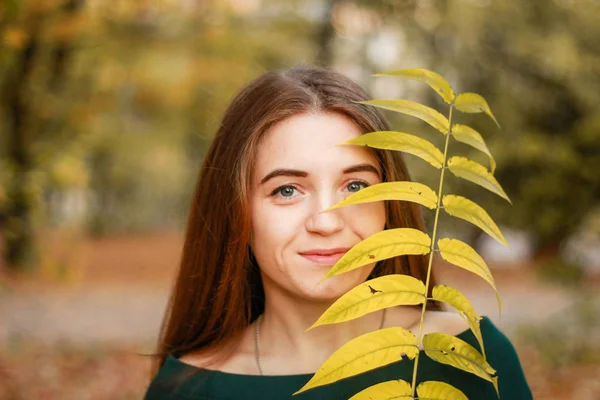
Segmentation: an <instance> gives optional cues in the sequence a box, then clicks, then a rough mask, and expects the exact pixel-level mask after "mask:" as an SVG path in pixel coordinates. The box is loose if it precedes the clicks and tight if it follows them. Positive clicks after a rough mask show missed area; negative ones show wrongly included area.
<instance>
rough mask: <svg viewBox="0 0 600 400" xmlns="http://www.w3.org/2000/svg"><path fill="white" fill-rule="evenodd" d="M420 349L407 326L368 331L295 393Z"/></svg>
mask: <svg viewBox="0 0 600 400" xmlns="http://www.w3.org/2000/svg"><path fill="white" fill-rule="evenodd" d="M418 352H419V349H418V347H417V338H416V337H415V335H413V334H412V332H410V331H408V330H406V329H404V328H400V327H398V326H394V327H391V328H385V329H380V330H377V331H373V332H369V333H366V334H364V335H361V336H359V337H357V338H355V339H352V340H351V341H349V342H348V343H346V344H345V345H343V346H342V347H340V348H339V349H338V350H337V351H336V352H335V353H333V355H331V357H329V358H328V359H327V360H326V361H325V362H324V363H323V365H321V367H320V368H319V370H318V371H317V372H315V374H314V375H313V377H312V378H311V379H310V380H309V381H308V382H307V383H306V385H304V386H303V387H302V388H301V389H300V390H298V391H297V392H296V393H294V394H298V393H302V392H304V391H306V390H308V389H312V388H314V387H317V386H322V385H327V384H329V383H333V382H336V381H338V380H340V379H344V378H348V377H350V376H354V375H358V374H362V373H363V372H366V371H370V370H372V369H375V368H379V367H382V366H384V365H388V364H391V363H393V362H396V361H400V360H401V359H402V356H403V355H406V356H407V357H408V358H409V359H411V360H412V359H413V358H415V357H416V355H417V353H418Z"/></svg>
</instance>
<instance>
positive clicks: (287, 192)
mask: <svg viewBox="0 0 600 400" xmlns="http://www.w3.org/2000/svg"><path fill="white" fill-rule="evenodd" d="M294 190H296V187H295V186H291V185H285V186H280V187H278V188H277V189H275V190H273V192H272V193H271V196H275V195H276V194H279V193H280V194H281V197H287V198H289V197H292V195H293V194H294Z"/></svg>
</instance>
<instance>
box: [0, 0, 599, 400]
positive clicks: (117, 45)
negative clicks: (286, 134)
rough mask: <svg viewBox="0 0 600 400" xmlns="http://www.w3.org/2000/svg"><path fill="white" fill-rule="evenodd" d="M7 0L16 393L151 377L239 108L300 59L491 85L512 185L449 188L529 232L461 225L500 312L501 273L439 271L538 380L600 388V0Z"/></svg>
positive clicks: (377, 89)
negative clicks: (497, 235)
mask: <svg viewBox="0 0 600 400" xmlns="http://www.w3.org/2000/svg"><path fill="white" fill-rule="evenodd" d="M0 1H1V2H0V85H1V90H0V94H1V97H0V249H1V252H2V261H1V262H0V398H2V399H9V400H15V399H137V398H141V397H142V395H143V393H144V390H145V387H146V386H147V384H148V379H149V365H150V364H149V358H148V357H145V356H143V355H142V354H147V353H151V352H152V351H153V350H154V343H155V339H156V335H157V331H158V327H159V324H160V320H161V318H162V314H163V312H164V307H165V304H166V298H167V295H168V291H169V288H170V285H171V282H172V279H173V276H174V272H175V270H176V268H177V263H178V259H179V255H180V251H181V245H182V235H183V234H182V231H183V228H184V226H185V219H186V214H187V212H188V207H189V201H190V197H191V194H192V190H193V186H194V183H195V179H196V175H197V173H198V168H199V166H200V163H201V161H202V157H203V155H204V153H205V151H206V149H207V147H208V146H209V144H210V141H211V138H212V136H213V135H214V133H215V131H216V127H217V126H218V124H219V119H220V117H221V115H222V113H223V111H224V109H225V107H226V106H227V104H228V102H229V101H230V100H231V98H232V96H233V95H234V94H235V92H236V91H237V90H238V89H239V88H240V87H241V86H243V85H244V84H245V83H247V82H248V81H249V80H251V79H253V78H254V77H256V76H258V75H259V74H261V73H263V72H265V71H267V70H271V69H281V68H289V67H292V66H294V65H297V64H302V63H303V64H320V65H326V66H330V67H332V68H333V69H335V70H337V71H340V72H342V73H344V74H346V75H348V76H349V77H351V78H353V79H355V80H356V81H358V82H359V83H361V84H362V85H363V86H364V87H365V88H367V89H368V90H369V91H370V93H371V94H372V96H373V97H375V98H407V99H411V100H417V101H421V102H424V103H427V104H429V105H431V106H433V107H436V108H438V109H443V107H444V104H443V103H442V102H441V101H440V100H438V98H437V97H436V95H435V93H434V92H433V91H431V90H430V89H429V88H428V87H427V86H425V85H422V84H419V83H416V82H411V81H403V80H400V79H396V78H392V77H377V78H375V77H372V74H374V73H378V72H385V71H390V70H394V69H400V68H408V67H424V68H429V69H431V70H434V71H436V72H438V73H440V74H442V75H444V76H445V77H446V78H447V79H448V80H449V81H450V82H451V84H452V85H453V86H454V88H455V90H456V91H459V92H462V91H472V92H477V93H480V94H482V95H483V96H485V97H486V99H487V100H488V102H489V104H490V106H491V107H492V110H493V111H494V113H495V115H496V117H497V118H498V120H499V121H500V124H501V126H502V129H501V130H499V129H498V128H497V127H495V126H494V124H493V123H492V122H491V121H490V120H489V119H486V118H485V117H484V116H482V115H466V114H464V115H460V116H459V118H460V121H461V122H462V123H467V124H470V125H472V126H473V127H475V128H476V129H478V130H479V132H481V133H482V134H483V137H484V138H485V140H486V142H487V143H488V147H489V148H490V150H491V152H492V154H493V155H494V156H495V159H496V161H497V164H498V168H497V170H496V173H495V176H496V177H497V179H498V180H499V182H500V183H501V184H502V185H503V187H504V188H505V190H506V192H507V194H508V195H509V196H510V198H511V199H512V201H513V206H510V205H508V204H507V203H505V202H503V201H502V200H498V199H497V198H496V197H495V196H494V195H493V194H490V193H487V192H486V191H484V190H482V189H481V188H479V187H476V186H474V185H470V184H465V183H462V182H459V181H458V180H457V179H455V178H453V177H450V178H449V179H448V181H447V184H448V186H447V188H448V191H452V192H455V193H460V194H462V195H465V196H467V197H469V198H472V199H473V200H475V201H477V202H479V203H480V204H482V205H484V207H485V208H486V209H487V210H488V211H489V213H490V215H491V216H492V218H494V219H495V220H496V221H497V222H498V223H499V225H501V228H502V229H503V232H504V233H505V235H506V237H507V239H508V241H509V243H510V244H511V249H510V250H505V249H500V248H498V247H497V246H495V245H494V243H493V242H491V241H490V240H488V239H487V237H486V236H485V235H483V234H480V232H478V230H477V229H475V228H474V227H472V226H469V225H468V224H466V223H464V224H463V223H460V222H458V220H455V219H451V218H446V219H443V220H442V226H443V229H444V231H445V233H446V234H452V235H454V236H458V237H460V238H462V239H463V240H466V241H468V242H469V243H471V244H472V245H473V246H475V247H476V248H477V249H478V250H479V251H480V253H481V254H483V255H484V258H486V260H487V261H488V263H489V265H490V266H491V268H492V269H493V272H494V274H495V276H496V280H497V285H498V288H499V290H500V294H501V296H502V300H503V311H502V315H501V316H500V315H498V311H497V309H496V306H495V296H494V294H493V292H492V291H491V290H490V289H489V288H488V287H487V286H486V284H485V283H483V282H480V281H479V280H478V279H476V278H474V277H473V276H470V275H469V274H468V273H464V272H461V271H459V270H458V268H455V267H452V266H450V265H444V264H442V263H439V264H437V265H436V266H435V268H436V272H437V273H439V274H440V275H441V280H442V281H443V282H446V283H450V284H452V285H455V286H457V287H458V288H459V289H462V290H464V291H465V292H466V293H467V296H468V297H469V298H470V299H471V300H472V301H473V303H474V305H475V307H476V308H477V309H478V311H479V312H480V314H484V315H488V316H490V317H491V318H492V319H493V320H494V321H495V322H496V323H497V325H498V326H499V327H500V328H501V329H502V330H503V331H504V332H506V334H507V335H508V336H509V337H510V338H511V340H512V341H513V343H514V344H515V346H516V347H517V350H518V352H519V355H520V357H521V360H522V363H523V367H524V369H525V373H526V375H527V378H528V380H529V382H530V385H531V387H532V390H533V392H534V396H535V398H536V399H597V398H600V380H599V378H598V377H599V376H600V339H599V338H600V301H599V296H598V294H597V293H598V289H599V288H600V112H599V111H600V109H599V108H600V1H598V0H547V1H530V0H508V1H507V0H371V1H370V0H362V1H361V0H277V1H276V0H111V1H109V0H21V1H20V0H0ZM389 117H390V119H391V120H392V121H393V125H394V128H395V129H397V130H401V131H405V132H413V133H416V132H419V134H420V135H422V136H427V139H429V140H431V141H434V142H436V141H438V142H437V143H439V140H440V139H441V138H440V137H438V136H440V135H436V134H435V132H433V131H431V132H430V130H429V129H428V127H426V126H424V125H423V124H421V123H418V122H415V121H413V120H411V119H409V118H406V117H401V116H398V115H392V114H389ZM451 152H452V153H454V154H463V155H467V156H469V157H470V158H473V159H475V160H477V161H480V162H481V163H483V164H485V165H487V160H486V159H485V156H484V155H483V154H477V153H476V152H474V151H471V150H470V149H469V148H468V147H466V146H464V145H461V144H458V143H457V142H453V143H452V145H451ZM406 159H407V161H408V162H409V166H410V168H411V171H412V173H413V179H414V180H417V181H422V182H424V183H428V184H432V185H437V183H434V182H435V181H436V179H437V174H435V173H432V171H433V170H431V169H430V168H429V167H428V165H427V164H426V163H423V162H422V161H420V160H418V159H414V158H412V157H410V156H407V157H406ZM431 216H432V215H430V214H427V215H426V217H427V218H428V221H430V219H431Z"/></svg>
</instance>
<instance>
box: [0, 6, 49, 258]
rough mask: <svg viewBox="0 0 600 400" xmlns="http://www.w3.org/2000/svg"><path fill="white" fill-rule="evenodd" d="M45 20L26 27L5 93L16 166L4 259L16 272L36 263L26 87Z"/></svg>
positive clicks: (36, 17) (36, 16)
mask: <svg viewBox="0 0 600 400" xmlns="http://www.w3.org/2000/svg"><path fill="white" fill-rule="evenodd" d="M42 19H43V15H42V14H41V13H39V12H35V13H32V14H31V15H29V18H28V21H27V25H26V28H27V32H28V33H29V37H28V40H27V42H26V43H25V45H24V46H23V47H22V48H21V49H20V51H19V52H18V54H16V55H15V63H14V69H13V71H12V76H9V77H7V79H6V81H5V85H4V88H3V89H2V92H3V93H4V98H5V103H6V109H7V116H6V117H7V131H8V132H7V137H8V149H7V153H8V157H9V158H10V160H11V161H12V162H13V165H14V176H13V181H12V185H11V186H10V187H9V189H8V190H9V192H8V199H9V204H8V207H7V210H6V213H5V216H4V220H5V227H4V240H5V252H4V257H5V260H6V263H7V265H8V266H9V267H13V268H15V269H20V268H23V267H26V266H31V265H33V262H34V259H35V257H34V254H35V250H34V247H35V246H34V242H35V241H34V238H33V223H32V211H33V209H34V204H33V202H34V200H33V198H32V196H31V195H30V194H29V193H28V192H29V191H28V190H27V189H28V186H29V185H28V183H29V182H30V177H31V173H32V171H33V169H34V161H33V157H32V154H31V151H30V141H31V139H32V132H31V129H30V127H31V123H30V122H31V107H30V104H29V103H28V101H27V95H26V87H27V83H28V82H29V79H30V77H31V75H32V71H33V68H34V63H35V60H36V56H37V54H38V52H39V47H40V31H41V25H42Z"/></svg>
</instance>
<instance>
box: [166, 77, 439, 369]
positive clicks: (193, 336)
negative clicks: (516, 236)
mask: <svg viewBox="0 0 600 400" xmlns="http://www.w3.org/2000/svg"><path fill="white" fill-rule="evenodd" d="M367 99H368V96H367V94H366V93H365V92H364V91H363V90H362V89H361V88H360V87H359V86H358V85H357V84H356V83H354V82H352V81H351V80H350V79H348V78H347V77H345V76H343V75H341V74H339V73H336V72H334V71H331V70H329V69H325V68H321V67H312V66H299V67H295V68H293V69H290V70H287V71H272V72H267V73H265V74H263V75H262V76H260V77H258V78H257V79H256V80H254V81H253V82H251V83H250V84H248V85H247V86H246V87H244V88H243V89H242V90H241V91H240V92H239V93H238V94H237V95H236V96H235V98H234V99H233V101H232V102H231V104H230V106H229V108H228V109H227V110H226V112H225V115H224V116H223V121H222V123H221V126H220V128H219V130H218V132H217V134H216V136H215V138H214V141H213V142H212V145H211V146H210V148H209V150H208V153H207V154H206V157H205V159H204V162H203V164H202V167H201V169H200V174H199V179H198V182H197V185H196V191H195V194H194V197H193V199H192V204H191V211H190V215H189V220H188V226H187V233H186V237H185V244H184V247H183V255H182V258H181V265H180V268H179V273H178V276H177V280H176V283H175V286H174V288H173V291H172V293H171V297H170V300H169V304H168V309H167V312H166V315H165V317H164V321H163V324H162V328H161V333H160V339H159V342H158V353H157V357H158V361H157V364H156V366H155V367H156V370H155V371H154V372H156V371H157V370H158V368H159V367H160V366H161V365H162V364H163V363H164V361H165V358H166V356H167V355H168V354H173V355H174V356H175V357H179V356H181V355H183V354H185V353H187V352H190V351H194V350H200V349H205V350H207V351H210V354H213V355H216V354H218V353H219V352H221V351H225V353H227V354H224V353H221V355H222V357H220V359H221V360H222V359H226V358H227V356H230V355H231V354H232V353H233V349H234V348H235V344H236V343H239V339H240V338H241V335H242V333H243V332H244V329H245V328H246V327H247V326H248V325H249V324H251V323H252V322H253V321H254V320H255V319H256V318H257V317H258V316H259V315H260V314H261V313H262V312H263V311H264V301H265V300H264V299H265V296H264V291H263V287H262V281H261V277H260V273H259V270H258V267H257V266H256V264H255V260H254V259H253V256H252V254H251V252H250V250H249V246H248V241H249V234H250V212H249V204H250V201H249V194H250V182H251V177H252V174H253V167H254V165H255V157H256V154H257V149H258V145H259V143H260V140H261V137H262V135H263V134H264V133H265V132H266V131H267V130H268V129H269V128H270V127H272V126H274V125H275V124H277V123H278V122H280V121H282V120H284V119H286V118H289V117H291V116H293V115H297V114H300V113H307V112H335V113H340V114H343V115H345V116H347V117H349V118H350V119H351V120H352V121H353V122H354V123H355V124H356V125H357V126H358V127H359V128H360V129H361V130H362V132H363V133H367V132H373V131H379V130H389V129H390V128H389V125H388V123H387V121H386V120H385V119H384V118H383V116H382V115H381V114H380V113H379V111H377V109H375V108H374V107H371V106H366V105H362V104H358V103H357V102H358V101H362V100H367ZM374 151H375V152H376V154H377V157H378V159H379V162H380V165H381V168H382V171H383V174H384V176H383V181H388V182H390V181H406V180H410V177H409V174H408V171H407V169H406V166H405V163H404V161H403V158H402V155H401V153H399V152H395V151H380V150H374ZM386 215H387V221H386V228H398V227H412V228H416V229H420V230H423V231H424V230H425V227H424V223H423V217H422V214H421V208H420V206H419V205H417V204H415V203H411V202H398V201H393V202H386ZM426 272H427V257H426V256H401V257H395V258H392V259H388V260H383V261H380V262H379V263H378V264H377V265H376V266H375V268H374V269H373V271H372V273H371V274H370V276H369V279H370V278H375V277H378V276H382V275H387V274H407V275H411V276H413V277H416V278H418V279H421V280H423V281H425V277H426ZM432 282H433V281H432ZM431 286H433V285H431ZM431 286H430V287H431ZM428 307H430V308H436V306H435V305H431V304H430V305H428ZM226 345H228V346H227V350H226V349H225V346H226Z"/></svg>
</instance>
